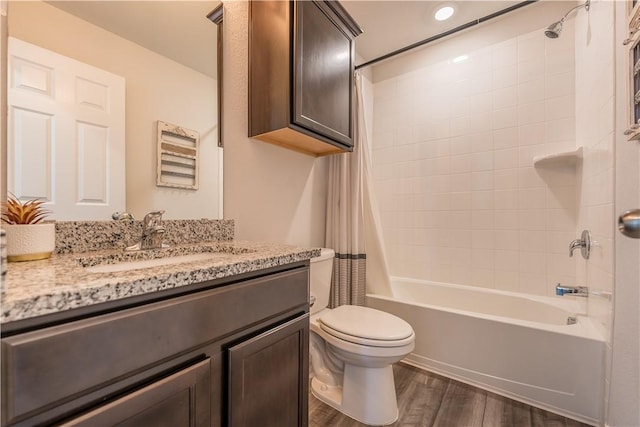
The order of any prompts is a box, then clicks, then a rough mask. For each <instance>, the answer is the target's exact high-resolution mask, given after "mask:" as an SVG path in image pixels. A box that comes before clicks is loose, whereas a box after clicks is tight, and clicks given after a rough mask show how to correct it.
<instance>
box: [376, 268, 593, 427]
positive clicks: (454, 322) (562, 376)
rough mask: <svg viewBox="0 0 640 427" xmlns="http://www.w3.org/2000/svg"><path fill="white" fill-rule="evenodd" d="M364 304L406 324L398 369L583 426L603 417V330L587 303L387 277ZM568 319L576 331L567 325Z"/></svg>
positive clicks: (564, 298) (571, 299)
mask: <svg viewBox="0 0 640 427" xmlns="http://www.w3.org/2000/svg"><path fill="white" fill-rule="evenodd" d="M392 289H393V295H394V297H393V298H390V297H386V296H381V295H376V294H367V299H366V300H367V305H368V306H369V307H373V308H376V309H379V310H383V311H386V312H389V313H392V314H394V315H396V316H398V317H400V318H402V319H404V320H406V321H407V322H409V323H410V324H411V326H412V327H413V329H414V330H415V333H416V346H415V350H414V351H413V353H411V354H410V355H409V356H408V357H407V358H405V359H404V362H407V363H409V364H411V365H414V366H416V367H419V368H423V369H426V370H428V371H432V372H435V373H438V374H441V375H444V376H446V377H450V378H454V379H456V380H459V381H462V382H465V383H468V384H472V385H474V386H477V387H480V388H483V389H486V390H489V391H492V392H494V393H497V394H501V395H503V396H507V397H510V398H512V399H515V400H519V401H521V402H525V403H527V404H530V405H533V406H537V407H540V408H543V409H546V410H549V411H552V412H555V413H558V414H561V415H564V416H567V417H570V418H574V419H577V420H580V421H582V422H585V423H589V424H594V425H599V424H601V422H602V421H601V420H602V418H603V415H602V414H603V406H604V403H603V389H604V385H603V384H604V357H605V340H604V334H603V331H602V330H600V329H598V327H597V326H596V325H595V324H594V323H593V322H592V321H591V320H590V319H589V318H587V317H586V316H583V315H581V313H582V314H584V311H585V309H586V301H584V299H583V300H581V301H580V300H578V299H576V298H567V297H563V298H560V297H557V298H552V297H538V296H533V295H532V296H528V295H523V294H517V293H512V292H503V291H494V290H490V289H483V288H477V287H473V286H461V285H451V284H443V283H436V282H425V281H419V280H414V279H406V278H392ZM568 319H570V323H571V322H572V321H573V320H574V319H575V321H576V323H575V324H567V320H568Z"/></svg>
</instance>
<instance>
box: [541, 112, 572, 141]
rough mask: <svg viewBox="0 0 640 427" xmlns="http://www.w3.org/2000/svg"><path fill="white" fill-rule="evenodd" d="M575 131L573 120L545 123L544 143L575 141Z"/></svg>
mask: <svg viewBox="0 0 640 427" xmlns="http://www.w3.org/2000/svg"><path fill="white" fill-rule="evenodd" d="M575 130H576V129H575V120H574V119H573V118H567V119H558V120H550V121H547V122H546V129H545V141H546V142H562V141H575V137H576V136H575Z"/></svg>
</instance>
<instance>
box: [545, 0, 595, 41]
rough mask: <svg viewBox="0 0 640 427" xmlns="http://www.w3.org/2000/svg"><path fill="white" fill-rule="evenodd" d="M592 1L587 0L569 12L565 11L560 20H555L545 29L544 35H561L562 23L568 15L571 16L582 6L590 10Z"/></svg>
mask: <svg viewBox="0 0 640 427" xmlns="http://www.w3.org/2000/svg"><path fill="white" fill-rule="evenodd" d="M590 3H591V0H587V1H586V2H584V3H583V4H580V5H578V6H576V7H574V8H573V9H571V10H570V11H569V12H567V13H565V14H564V16H563V17H562V19H561V20H559V21H558V22H554V23H553V24H551V25H549V26H548V27H547V29H546V30H544V35H545V36H547V37H549V38H550V39H557V38H558V37H560V33H561V32H562V24H564V20H565V19H566V18H567V16H569V14H570V13H571V12H573V11H574V10H576V9H579V8H581V7H584V10H586V11H587V12H588V11H589V6H590Z"/></svg>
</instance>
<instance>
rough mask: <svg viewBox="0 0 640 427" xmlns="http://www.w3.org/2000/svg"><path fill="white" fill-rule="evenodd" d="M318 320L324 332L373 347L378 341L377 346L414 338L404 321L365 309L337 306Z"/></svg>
mask: <svg viewBox="0 0 640 427" xmlns="http://www.w3.org/2000/svg"><path fill="white" fill-rule="evenodd" d="M318 320H319V321H320V327H321V328H322V329H323V330H325V331H326V332H328V333H330V334H331V335H334V336H336V337H338V338H342V339H346V340H347V341H352V342H361V341H362V342H369V341H372V342H373V343H374V345H375V342H376V341H378V342H379V343H378V345H381V346H387V345H389V344H390V345H403V343H402V342H404V341H406V340H407V339H408V338H411V339H413V335H414V334H413V329H412V328H411V325H409V324H408V323H407V322H405V321H404V320H402V319H400V318H399V317H396V316H394V315H393V314H389V313H385V312H384V311H380V310H375V309H373V308H369V307H360V306H355V305H341V306H340V307H337V308H334V309H333V310H329V312H328V313H326V314H323V315H322V316H320V318H319V319H318ZM400 341H402V342H400ZM385 343H386V344H387V345H385Z"/></svg>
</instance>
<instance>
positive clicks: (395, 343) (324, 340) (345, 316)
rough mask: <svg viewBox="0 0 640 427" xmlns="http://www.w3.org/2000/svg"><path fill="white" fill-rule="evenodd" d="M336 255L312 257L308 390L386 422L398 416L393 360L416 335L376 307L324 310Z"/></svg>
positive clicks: (367, 419)
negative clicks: (309, 382) (309, 386)
mask: <svg viewBox="0 0 640 427" xmlns="http://www.w3.org/2000/svg"><path fill="white" fill-rule="evenodd" d="M334 256H335V252H334V251H333V250H332V249H322V251H321V254H320V256H319V257H316V258H312V259H311V268H310V270H311V273H310V276H311V277H310V283H311V299H312V304H313V305H312V306H311V325H310V326H311V334H310V337H309V346H310V348H309V354H310V357H311V363H310V377H311V392H312V393H313V395H314V396H315V397H316V398H318V399H320V400H321V401H323V402H324V403H326V404H328V405H329V406H332V407H334V408H335V409H337V410H338V411H340V412H342V413H344V414H346V415H348V416H350V417H351V418H353V419H355V420H357V421H360V422H362V423H365V424H369V425H388V424H391V423H393V422H394V421H396V420H397V419H398V404H397V400H396V391H395V385H394V381H393V369H392V367H391V364H392V363H395V362H397V361H399V360H401V359H402V358H404V357H405V356H406V355H408V354H409V353H410V352H411V351H412V350H413V347H414V342H415V334H414V332H413V329H412V328H411V325H409V324H408V323H407V322H405V321H404V320H402V319H400V318H399V317H396V316H394V315H392V314H389V313H385V312H383V311H380V310H374V309H372V308H368V307H360V306H355V305H342V306H340V307H337V308H334V309H329V308H327V306H328V305H329V294H330V290H331V276H332V270H333V258H334ZM314 298H315V302H314Z"/></svg>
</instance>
